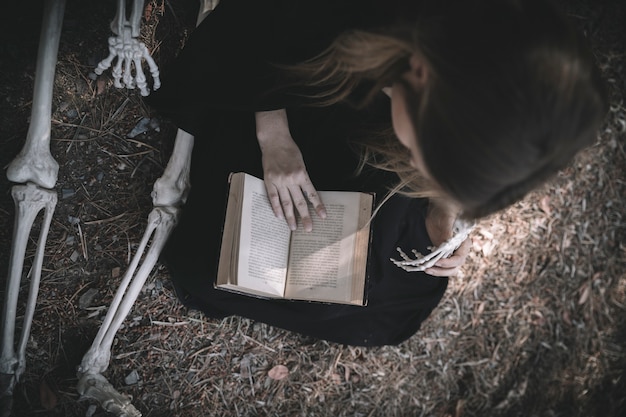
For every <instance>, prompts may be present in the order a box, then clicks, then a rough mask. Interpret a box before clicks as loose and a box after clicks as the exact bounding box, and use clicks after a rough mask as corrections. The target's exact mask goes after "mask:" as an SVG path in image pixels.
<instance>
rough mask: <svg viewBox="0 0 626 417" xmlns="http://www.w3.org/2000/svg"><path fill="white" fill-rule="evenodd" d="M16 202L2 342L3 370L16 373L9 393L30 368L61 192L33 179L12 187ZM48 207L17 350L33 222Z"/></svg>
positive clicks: (2, 371)
mask: <svg viewBox="0 0 626 417" xmlns="http://www.w3.org/2000/svg"><path fill="white" fill-rule="evenodd" d="M11 194H12V195H13V200H14V202H15V225H14V228H13V247H12V248H11V258H10V261H9V279H8V280H7V284H6V292H5V297H6V300H5V302H4V305H3V308H2V318H3V320H2V322H1V323H0V326H1V327H2V333H1V334H2V343H1V346H0V349H1V350H0V373H3V374H7V375H13V378H12V379H13V381H12V382H10V384H9V386H8V387H4V389H5V390H7V392H6V393H4V392H0V394H1V395H3V396H4V395H8V394H11V393H12V390H13V386H14V385H15V383H16V382H17V381H19V378H20V377H21V375H22V374H23V373H24V370H25V368H26V360H25V354H26V342H27V341H28V336H29V334H30V328H31V324H32V321H33V315H34V313H35V304H36V301H37V294H38V292H39V281H40V278H41V268H42V265H43V255H44V249H45V247H46V239H47V236H48V231H49V230H50V224H51V223H52V215H53V213H54V208H55V207H56V203H57V194H56V192H54V191H50V190H45V189H42V188H41V187H39V186H37V185H35V184H33V183H29V184H27V185H15V186H13V187H12V189H11ZM42 210H44V216H43V220H42V227H41V230H40V233H39V239H38V242H37V249H36V252H35V258H34V260H33V263H32V266H31V271H30V278H31V281H30V287H29V291H28V299H27V301H26V311H25V313H24V319H23V325H22V330H21V335H20V339H19V343H18V346H17V352H16V349H15V342H14V340H15V338H14V336H15V321H16V314H17V301H18V295H19V289H20V281H21V278H22V276H23V275H24V271H23V269H24V257H25V254H26V245H27V244H28V237H29V236H30V232H31V230H32V227H33V223H34V222H35V219H36V217H37V214H39V212H40V211H42Z"/></svg>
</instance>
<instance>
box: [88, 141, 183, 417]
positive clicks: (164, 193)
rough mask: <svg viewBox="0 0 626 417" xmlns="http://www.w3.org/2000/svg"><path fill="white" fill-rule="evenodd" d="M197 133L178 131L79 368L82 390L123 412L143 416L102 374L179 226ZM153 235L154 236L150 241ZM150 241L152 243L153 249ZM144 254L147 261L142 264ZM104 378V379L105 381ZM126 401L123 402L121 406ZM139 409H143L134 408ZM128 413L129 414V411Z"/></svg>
mask: <svg viewBox="0 0 626 417" xmlns="http://www.w3.org/2000/svg"><path fill="white" fill-rule="evenodd" d="M193 142H194V137H193V136H192V135H190V134H188V133H186V132H185V131H183V130H180V129H179V130H178V133H177V135H176V140H175V143H174V149H173V151H172V156H171V157H170V160H169V162H168V164H167V166H166V168H165V171H164V173H163V176H162V177H161V178H159V179H158V180H157V181H156V182H155V184H154V187H153V191H152V203H153V205H154V209H153V210H152V211H151V212H150V214H149V216H148V227H147V229H146V231H145V233H144V236H143V239H142V240H141V242H140V244H139V247H138V248H137V252H136V253H135V256H134V257H133V260H132V262H131V264H130V266H129V268H128V270H127V271H126V273H125V274H124V277H123V278H122V282H121V284H120V287H119V288H118V290H117V292H116V294H115V297H114V298H113V301H112V303H111V306H110V307H109V310H108V312H107V314H106V316H105V318H104V321H103V323H102V325H101V327H100V330H99V331H98V334H97V335H96V337H95V339H94V341H93V343H92V345H91V347H90V348H89V350H88V351H87V353H86V354H85V356H83V359H82V361H81V364H80V366H79V368H78V378H79V384H78V390H79V393H81V394H82V395H84V396H85V397H89V398H94V399H96V400H98V401H99V402H100V404H101V406H102V407H103V408H104V409H105V410H107V411H109V412H112V413H118V414H117V415H118V416H120V417H121V416H129V417H130V416H133V417H134V416H138V415H141V414H132V413H131V411H129V410H131V408H130V407H132V405H131V404H130V401H129V400H128V399H127V398H126V397H125V396H124V395H122V394H120V393H118V392H117V391H116V390H115V389H114V388H113V387H112V386H111V385H110V384H109V383H108V382H107V381H106V379H105V378H104V377H103V376H102V375H101V374H102V373H103V372H104V371H106V369H107V367H108V366H109V361H110V358H111V346H112V345H113V340H114V337H115V334H116V333H117V331H118V330H119V328H120V326H121V325H122V322H123V321H124V319H125V318H126V316H127V315H128V313H129V312H130V310H131V308H132V306H133V304H134V303H135V300H136V299H137V297H138V296H139V293H140V292H141V288H142V287H143V285H144V283H145V281H146V279H147V278H148V276H149V274H150V272H151V271H152V269H153V268H154V265H155V264H156V262H157V261H158V258H159V255H160V253H161V250H162V249H163V246H164V245H165V242H166V241H167V238H168V236H169V235H170V233H171V231H172V230H173V228H174V226H175V225H176V222H177V219H178V212H179V206H180V205H182V204H184V202H185V201H186V198H187V194H188V191H189V187H190V184H189V170H190V166H191V152H192V150H193ZM150 240H151V241H150ZM148 242H150V245H149V248H148V250H147V252H146V253H145V255H144V252H145V251H146V248H147V247H148ZM142 258H143V263H142V264H141V266H139V263H140V261H141V260H142ZM103 381H104V382H103ZM120 404H122V405H123V407H122V406H121V405H120ZM132 410H134V411H135V412H136V413H139V412H138V411H136V410H135V409H134V407H132ZM125 413H126V414H125Z"/></svg>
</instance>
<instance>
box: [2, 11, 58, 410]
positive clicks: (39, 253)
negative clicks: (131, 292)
mask: <svg viewBox="0 0 626 417" xmlns="http://www.w3.org/2000/svg"><path fill="white" fill-rule="evenodd" d="M64 9H65V0H54V1H48V2H46V3H45V10H44V14H43V16H44V17H43V22H42V28H41V35H40V42H39V51H38V55H37V68H36V73H35V86H34V94H33V105H32V111H31V123H30V126H29V129H28V134H27V137H26V142H25V144H24V147H23V148H22V150H21V151H20V153H19V154H18V155H17V157H16V158H15V159H14V160H13V161H12V162H11V164H10V165H9V167H8V169H7V178H8V179H9V181H11V182H15V183H21V184H25V185H14V186H13V188H12V195H13V199H14V201H15V207H16V210H15V222H14V229H13V246H12V248H11V258H10V261H9V276H8V278H7V282H6V292H5V300H4V303H3V308H2V321H1V322H0V326H1V329H2V330H1V333H0V334H2V340H1V341H0V400H1V403H0V404H1V405H0V415H2V416H5V415H10V413H11V403H12V396H13V389H14V387H15V384H16V383H17V382H18V381H19V378H20V377H21V375H22V374H23V372H24V369H25V367H26V361H25V352H26V343H27V341H28V336H29V334H30V328H31V324H32V319H33V315H34V311H35V304H36V301H37V293H38V291H39V281H40V278H41V268H42V264H43V252H44V250H45V246H46V239H47V236H48V231H49V228H50V224H51V222H52V215H53V213H54V209H55V207H56V202H57V195H56V193H55V192H54V191H51V190H49V189H50V188H52V187H54V186H55V184H56V180H57V174H58V168H59V166H58V164H57V162H56V161H55V160H54V159H53V158H52V155H51V154H50V125H51V110H52V90H53V86H54V73H55V67H56V61H57V53H58V48H59V40H60V37H61V28H62V25H63V13H64ZM42 210H44V214H43V219H42V226H41V229H40V235H39V239H38V242H37V248H36V253H35V257H34V259H33V263H32V266H31V270H30V279H31V282H30V287H29V293H28V298H27V301H26V310H25V313H24V319H23V324H22V329H21V335H20V337H19V342H18V346H17V351H16V349H15V344H14V342H15V321H16V316H17V302H18V297H19V288H20V282H21V279H22V276H24V271H23V270H24V257H25V254H26V246H27V243H28V237H29V236H30V233H31V230H32V227H33V224H34V222H35V219H36V217H37V215H38V214H39V212H41V211H42Z"/></svg>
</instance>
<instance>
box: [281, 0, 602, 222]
mask: <svg viewBox="0 0 626 417" xmlns="http://www.w3.org/2000/svg"><path fill="white" fill-rule="evenodd" d="M426 5H427V7H425V8H424V11H423V13H422V14H420V16H419V17H418V20H417V21H414V22H411V23H410V24H406V22H405V23H402V24H398V25H395V26H393V27H389V28H380V29H379V30H375V31H371V32H363V31H350V32H346V33H343V34H342V35H340V36H339V37H338V38H336V40H335V41H334V42H333V43H332V44H331V45H330V47H329V48H328V49H327V50H325V51H324V52H323V53H322V54H320V55H319V56H316V57H314V58H313V59H311V60H309V61H306V62H304V63H302V64H301V65H299V66H297V67H295V68H293V69H292V70H293V73H294V74H296V75H297V76H298V77H300V78H301V79H303V80H308V81H307V82H308V84H309V86H313V87H315V88H316V93H315V94H314V95H313V96H314V97H313V98H314V99H315V100H314V101H315V103H316V104H317V105H324V106H325V105H330V104H333V103H336V102H339V101H342V100H345V99H346V98H348V97H350V95H351V94H352V93H353V92H354V91H355V90H356V89H357V88H358V87H359V86H362V85H367V86H368V87H369V91H368V92H367V93H366V94H365V95H364V96H363V100H362V102H361V104H363V105H364V104H366V103H367V102H368V101H369V100H370V99H371V98H372V97H374V95H375V94H379V91H380V89H381V88H382V87H384V86H388V85H391V84H392V83H393V82H396V81H399V80H400V76H401V75H402V74H403V73H404V72H405V71H407V70H409V64H408V62H409V58H410V57H411V56H412V55H413V54H418V55H419V56H420V57H422V58H423V59H424V60H425V63H426V65H427V67H428V81H427V83H426V87H425V89H424V90H423V91H420V92H416V93H415V94H409V95H408V96H409V99H407V109H408V110H409V112H410V114H411V117H412V123H413V126H414V129H415V132H416V137H417V138H418V139H417V140H418V147H419V149H420V150H421V151H422V153H423V159H424V161H425V163H426V165H427V169H428V171H429V173H430V174H431V175H432V177H433V178H434V180H435V184H432V183H431V184H429V183H428V182H426V181H425V180H424V178H421V177H420V175H419V174H418V173H417V172H416V170H415V169H413V168H411V167H410V165H409V163H408V155H407V151H406V149H404V148H403V147H402V146H401V145H400V144H399V143H398V141H397V139H395V138H394V136H393V133H392V131H389V132H378V133H377V134H376V135H373V137H372V138H371V140H369V141H368V142H367V143H366V144H365V147H364V149H363V153H362V155H363V163H369V164H371V165H373V166H376V167H378V168H382V169H387V170H391V171H394V172H397V173H398V176H399V178H400V181H399V183H398V185H397V186H396V187H395V188H394V190H393V191H394V192H400V193H404V194H408V195H413V196H424V195H426V196H441V195H442V194H443V195H447V196H449V197H451V198H452V199H453V200H455V201H456V202H457V203H458V204H459V205H460V206H461V209H462V216H463V217H466V218H479V217H483V216H486V215H488V214H491V213H494V212H496V211H498V210H500V209H503V208H505V207H507V206H509V205H511V204H512V203H514V202H516V201H518V200H520V199H521V198H523V197H524V196H525V195H526V194H527V193H528V192H529V191H531V190H532V189H534V188H536V187H537V186H539V185H540V184H542V183H543V182H545V181H546V180H548V179H549V178H550V177H551V176H553V175H554V174H556V173H557V172H558V170H560V169H562V168H564V167H565V166H566V165H567V163H569V161H570V160H571V159H572V158H573V157H574V155H575V154H576V153H577V152H578V151H580V150H581V149H583V148H584V147H586V146H589V145H591V144H592V143H593V142H594V141H595V138H596V132H597V130H598V128H599V127H600V125H601V123H602V121H603V119H604V116H605V114H606V112H607V109H608V104H607V98H606V92H605V89H604V88H605V87H604V82H603V81H602V79H601V77H600V74H599V71H598V69H597V67H596V66H595V65H594V61H593V57H592V55H591V53H590V49H589V47H588V45H587V42H586V40H585V39H584V38H583V36H582V35H581V34H579V33H578V32H577V31H576V30H575V28H574V27H573V25H572V23H571V22H569V21H568V19H567V18H566V17H565V16H564V15H563V14H562V12H560V11H559V10H558V9H557V8H556V7H555V6H554V5H553V4H552V3H551V2H550V1H548V0H476V1H463V0H460V1H459V0H450V1H445V0H431V1H427V2H426Z"/></svg>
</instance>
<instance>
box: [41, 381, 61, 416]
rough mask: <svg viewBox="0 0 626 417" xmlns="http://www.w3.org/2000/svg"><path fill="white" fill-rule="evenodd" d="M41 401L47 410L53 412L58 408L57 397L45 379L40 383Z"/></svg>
mask: <svg viewBox="0 0 626 417" xmlns="http://www.w3.org/2000/svg"><path fill="white" fill-rule="evenodd" d="M39 401H41V406H42V407H43V408H45V409H46V410H52V409H53V408H54V407H56V406H57V396H56V395H55V394H54V392H53V391H52V389H51V388H50V386H49V385H48V383H47V382H46V380H45V379H42V380H41V382H40V383H39Z"/></svg>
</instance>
